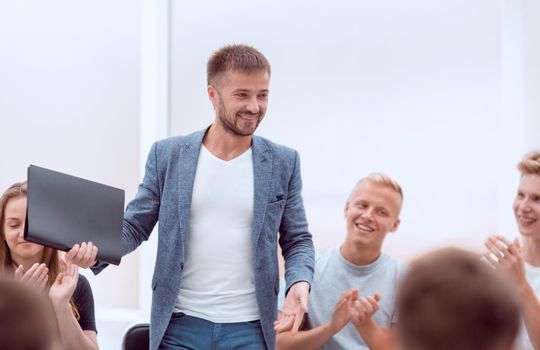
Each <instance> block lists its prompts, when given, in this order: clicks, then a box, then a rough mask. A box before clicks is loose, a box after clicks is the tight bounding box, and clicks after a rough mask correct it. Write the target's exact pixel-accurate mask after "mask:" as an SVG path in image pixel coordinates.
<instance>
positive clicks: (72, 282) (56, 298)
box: [49, 260, 79, 306]
mask: <svg viewBox="0 0 540 350" xmlns="http://www.w3.org/2000/svg"><path fill="white" fill-rule="evenodd" d="M62 267H63V268H62V272H60V273H59V274H58V276H56V280H55V281H54V283H53V285H52V286H51V288H50V289H49V298H50V299H51V302H52V303H53V305H55V306H57V305H65V304H67V303H68V302H69V299H71V296H72V295H73V292H74V291H75V288H76V287H77V282H78V280H79V267H78V266H77V265H75V264H72V263H71V262H70V261H69V260H67V261H66V262H62Z"/></svg>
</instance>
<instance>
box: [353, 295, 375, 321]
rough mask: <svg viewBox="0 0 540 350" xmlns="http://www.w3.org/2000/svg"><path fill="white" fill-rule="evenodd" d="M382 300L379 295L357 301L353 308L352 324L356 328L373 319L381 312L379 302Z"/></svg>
mask: <svg viewBox="0 0 540 350" xmlns="http://www.w3.org/2000/svg"><path fill="white" fill-rule="evenodd" d="M380 300H381V295H380V294H379V293H376V294H375V295H373V296H367V297H362V298H360V299H358V300H356V301H355V302H354V306H353V308H352V313H351V323H352V324H353V325H355V326H356V327H359V326H361V325H362V324H364V323H365V322H366V321H368V320H369V319H371V317H372V316H373V314H375V312H377V310H379V303H378V302H379V301H380Z"/></svg>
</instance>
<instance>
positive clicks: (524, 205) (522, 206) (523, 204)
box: [518, 199, 531, 213]
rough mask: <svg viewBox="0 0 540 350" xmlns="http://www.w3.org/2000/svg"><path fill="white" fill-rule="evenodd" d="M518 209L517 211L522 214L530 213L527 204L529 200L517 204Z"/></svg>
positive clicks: (529, 206) (528, 204)
mask: <svg viewBox="0 0 540 350" xmlns="http://www.w3.org/2000/svg"><path fill="white" fill-rule="evenodd" d="M518 209H519V211H521V212H524V213H527V212H529V211H531V205H530V203H529V200H528V199H525V200H524V201H522V202H521V203H520V204H519V207H518Z"/></svg>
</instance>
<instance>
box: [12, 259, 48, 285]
mask: <svg viewBox="0 0 540 350" xmlns="http://www.w3.org/2000/svg"><path fill="white" fill-rule="evenodd" d="M48 273H49V269H48V268H47V266H46V265H45V264H40V263H35V264H34V265H32V266H31V267H30V268H29V269H28V270H27V271H26V272H24V267H23V266H22V265H19V267H18V268H17V269H16V270H15V280H17V281H21V282H22V283H24V284H26V285H28V286H30V287H31V288H37V289H41V290H45V287H46V286H47V280H48V279H49V275H48Z"/></svg>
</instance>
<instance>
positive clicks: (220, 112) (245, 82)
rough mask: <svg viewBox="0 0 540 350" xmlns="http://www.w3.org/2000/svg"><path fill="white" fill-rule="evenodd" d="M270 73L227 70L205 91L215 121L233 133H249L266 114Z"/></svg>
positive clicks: (243, 134)
mask: <svg viewBox="0 0 540 350" xmlns="http://www.w3.org/2000/svg"><path fill="white" fill-rule="evenodd" d="M269 83H270V76H269V74H268V72H266V71H255V72H249V73H248V72H238V71H228V72H226V73H224V74H223V76H222V77H221V78H220V79H219V80H218V82H217V83H216V84H215V86H214V85H209V86H208V94H209V97H210V100H211V101H212V104H213V105H214V109H215V111H216V122H218V123H219V124H220V126H221V127H223V129H224V130H225V131H226V132H228V133H231V134H232V135H235V136H251V135H252V134H253V133H254V132H255V130H256V129H257V126H259V123H260V122H261V121H262V119H263V118H264V115H265V114H266V109H267V106H268V92H269V90H268V86H269Z"/></svg>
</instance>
